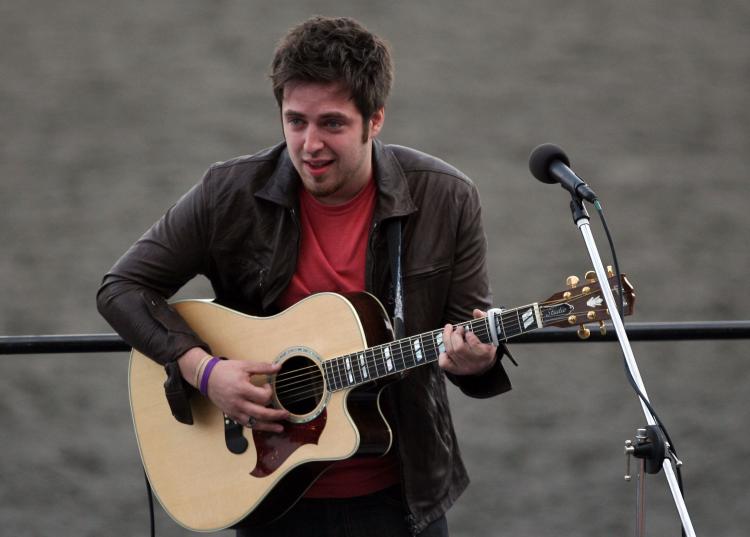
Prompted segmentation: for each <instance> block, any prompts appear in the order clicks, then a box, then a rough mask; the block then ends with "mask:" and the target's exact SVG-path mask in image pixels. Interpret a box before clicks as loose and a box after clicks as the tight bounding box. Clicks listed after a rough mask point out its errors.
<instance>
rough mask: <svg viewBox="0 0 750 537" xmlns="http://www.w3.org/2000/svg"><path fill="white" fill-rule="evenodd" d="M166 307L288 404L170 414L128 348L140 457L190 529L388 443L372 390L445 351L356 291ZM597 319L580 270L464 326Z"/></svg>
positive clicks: (630, 297) (290, 491) (242, 520)
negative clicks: (257, 413)
mask: <svg viewBox="0 0 750 537" xmlns="http://www.w3.org/2000/svg"><path fill="white" fill-rule="evenodd" d="M610 285H611V286H612V288H613V291H614V292H615V294H618V293H619V292H620V291H622V292H623V299H624V304H625V310H624V312H625V314H626V315H629V314H631V313H632V311H633V302H634V299H635V294H634V292H633V287H632V285H630V283H629V282H628V281H627V278H625V277H624V276H623V277H622V279H621V281H620V283H619V284H618V283H617V281H616V278H614V277H612V278H610ZM173 307H174V308H175V309H176V310H177V311H178V312H179V314H180V315H181V316H182V317H183V318H185V320H186V321H187V323H188V324H189V325H190V326H191V328H193V329H194V330H195V331H196V332H197V333H198V335H199V336H200V337H201V338H202V339H203V340H204V341H205V342H206V343H208V344H209V345H210V346H211V349H212V351H213V352H214V353H215V354H216V355H221V356H227V357H231V358H233V359H244V360H254V361H259V362H280V363H281V364H282V366H281V370H280V371H279V372H278V373H277V374H276V375H274V376H272V377H271V378H266V377H265V376H263V377H259V376H254V377H253V378H252V379H251V380H252V382H255V383H257V384H259V385H260V384H263V383H265V382H270V384H271V386H272V388H273V391H274V396H273V404H274V405H275V406H276V407H279V408H284V409H287V410H288V411H289V412H290V414H291V416H290V418H289V419H288V420H287V421H286V422H284V432H283V433H279V434H277V433H267V432H262V431H255V430H251V429H247V428H245V427H242V426H241V425H239V424H237V423H235V422H233V421H232V420H230V419H228V418H226V416H224V415H223V413H222V412H221V411H220V410H219V409H218V408H217V407H216V406H214V405H213V404H212V403H211V402H210V401H209V400H208V399H207V398H204V397H203V396H201V395H200V393H199V392H197V391H195V392H194V393H193V394H192V396H191V400H190V402H191V408H192V412H193V424H192V425H186V424H183V423H180V422H178V421H177V420H175V419H174V418H173V417H172V414H171V412H170V409H169V405H168V403H167V401H166V398H165V396H164V389H163V382H164V369H163V367H162V366H160V365H159V364H157V363H156V362H154V361H153V360H151V359H149V358H148V357H146V356H145V355H143V354H141V353H139V352H138V351H135V350H133V352H132V354H131V359H130V370H129V390H130V405H131V410H132V414H133V422H134V425H135V433H136V438H137V440H138V448H139V450H140V455H141V459H142V461H143V466H144V468H145V470H146V474H147V476H148V479H149V481H150V483H151V486H152V488H153V491H154V493H155V495H156V497H157V498H158V500H159V502H160V503H161V505H162V506H163V507H164V509H165V511H166V512H167V513H168V514H169V515H170V516H171V517H172V518H173V519H174V520H175V521H176V522H177V523H179V524H180V525H182V526H184V527H186V528H188V529H190V530H193V531H204V532H206V531H217V530H221V529H225V528H228V527H231V526H237V525H240V524H242V525H246V524H247V525H254V524H262V523H265V522H268V521H271V520H273V519H275V518H277V517H279V516H281V515H282V514H283V513H284V512H285V511H286V510H288V509H289V508H290V507H291V506H292V505H293V504H294V503H295V502H296V501H297V500H298V499H299V497H300V496H301V495H303V494H304V492H305V491H306V490H307V489H308V488H309V487H310V485H311V484H312V483H313V482H314V481H315V479H317V478H318V477H319V476H320V475H321V474H322V473H323V472H324V471H325V470H326V468H327V467H328V466H330V465H331V464H332V463H333V462H335V461H338V460H342V459H346V458H349V457H353V456H355V455H365V454H366V455H382V454H385V453H387V452H388V450H389V449H390V447H391V444H392V438H393V437H392V432H391V429H390V427H389V425H388V422H387V421H386V419H385V418H384V416H383V413H382V412H381V409H380V405H379V397H380V393H381V391H382V389H383V388H384V386H385V385H386V384H387V383H388V382H390V381H392V380H394V379H397V378H399V376H400V374H404V373H406V372H408V371H409V370H410V369H413V368H416V367H420V366H422V365H425V364H430V363H433V362H435V361H437V359H438V355H439V353H440V352H441V351H442V350H444V346H443V341H442V337H443V336H442V333H443V331H442V329H438V330H434V331H432V332H426V333H423V334H418V335H415V336H410V337H407V338H404V339H400V340H397V341H393V340H392V339H393V338H392V331H391V325H390V322H389V318H388V315H387V314H386V312H385V310H384V308H383V306H382V305H381V304H380V303H379V302H378V300H377V299H376V298H375V297H373V296H372V295H370V294H367V293H355V294H351V295H346V296H344V295H339V294H334V293H321V294H316V295H313V296H311V297H309V298H307V299H305V300H302V301H301V302H299V303H298V304H296V305H294V306H292V307H291V308H289V309H287V310H285V311H284V312H282V313H280V314H278V315H275V316H272V317H265V318H261V317H252V316H248V315H244V314H242V313H238V312H236V311H233V310H230V309H228V308H225V307H222V306H219V305H217V304H214V303H212V302H210V301H203V300H186V301H181V302H176V303H175V304H173ZM608 318H609V313H608V311H607V308H606V304H605V303H604V300H603V296H602V293H601V288H600V286H599V284H598V283H597V282H596V281H594V280H587V281H585V282H584V283H582V284H580V285H576V284H575V283H573V284H571V287H570V288H569V289H568V290H566V291H564V292H560V293H557V294H555V295H553V296H551V297H550V298H548V299H547V300H545V301H544V302H540V303H533V304H528V305H526V306H522V307H519V308H515V309H507V310H503V311H501V312H497V313H495V312H493V314H492V315H490V316H489V317H487V318H482V319H475V320H471V321H467V322H465V323H463V325H464V326H465V327H466V328H467V329H469V330H472V331H473V332H474V333H475V334H476V335H477V336H478V337H479V338H480V339H481V340H482V341H484V342H491V341H493V339H494V338H493V336H494V337H495V338H497V340H499V341H503V342H504V341H508V340H509V339H511V338H513V337H516V336H520V335H522V334H525V333H527V332H530V331H532V330H536V329H539V328H542V327H546V326H571V325H581V326H582V327H583V323H588V322H597V321H600V322H601V321H604V320H605V319H608ZM602 326H603V322H602ZM581 334H582V332H580V331H579V335H581Z"/></svg>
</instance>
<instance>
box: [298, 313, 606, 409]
mask: <svg viewBox="0 0 750 537" xmlns="http://www.w3.org/2000/svg"><path fill="white" fill-rule="evenodd" d="M553 302H554V301H548V302H546V303H543V304H544V305H546V304H550V303H553ZM520 309H523V308H520ZM518 311H520V310H515V311H509V312H507V313H516V315H515V319H514V318H512V317H510V316H509V320H510V325H511V326H513V325H514V323H515V326H516V328H518V329H520V325H519V323H518V315H517V314H518ZM593 311H597V313H598V312H599V311H606V308H604V309H600V310H596V309H594V310H593ZM563 318H564V317H563ZM475 321H477V320H476V319H475V320H474V321H466V322H464V323H461V324H463V325H466V324H468V323H471V322H475ZM478 328H480V329H482V328H483V329H484V330H479V329H477V327H475V328H474V332H475V333H476V334H478V336H480V338H481V336H482V335H483V336H485V337H486V339H487V340H488V341H489V337H488V334H487V323H486V322H485V323H481V324H479V326H478ZM438 333H439V331H434V332H431V333H426V334H420V335H418V336H415V337H413V338H404V339H401V340H398V341H395V342H391V343H390V344H386V345H381V346H380V347H389V348H390V349H391V350H393V351H394V352H393V353H392V359H394V360H399V359H400V360H401V362H402V364H403V368H402V369H400V370H403V369H407V368H409V367H410V366H408V365H407V360H408V361H409V362H410V363H411V364H412V365H411V367H416V366H418V365H422V360H420V359H419V358H418V357H416V355H415V352H414V351H413V343H414V342H415V341H417V340H419V342H420V347H419V350H420V351H424V353H423V355H424V354H429V355H431V356H430V357H428V358H427V359H424V358H422V359H423V360H424V363H428V362H431V361H434V360H435V357H434V356H435V355H436V354H438V346H437V345H436V344H435V341H436V338H435V336H436V335H437V334H438ZM425 335H432V336H433V337H431V338H429V339H428V341H427V345H425V342H424V337H423V336H425ZM514 335H517V334H514ZM505 340H506V341H507V338H505ZM407 342H409V343H410V344H409V345H407V346H406V349H407V351H406V352H404V345H405V343H407ZM396 346H398V349H397V348H395V347H396ZM373 349H374V348H373ZM368 350H369V349H365V350H363V351H360V352H358V353H354V354H356V355H364V354H366V353H367V351H368ZM372 355H373V358H375V359H376V360H377V358H378V357H377V356H376V354H375V353H374V352H372ZM347 356H348V355H347ZM352 356H353V355H351V356H350V357H352ZM340 358H346V356H343V357H340ZM382 361H384V360H382ZM352 363H354V364H355V368H357V367H360V366H361V364H360V363H359V362H357V361H353V362H352ZM365 367H366V366H365ZM353 369H354V368H353ZM400 370H399V371H400ZM395 372H398V371H395ZM395 372H394V373H395ZM351 374H352V378H354V379H355V382H356V375H354V371H353V370H352V371H351ZM359 376H360V377H361V378H362V379H363V380H364V377H362V375H361V368H360V375H359ZM383 376H388V374H386V375H383ZM316 378H317V379H318V380H319V382H315V383H313V384H312V385H310V384H306V385H303V386H299V387H297V388H296V389H292V390H286V391H285V392H284V393H285V394H286V395H287V396H288V397H289V398H288V399H286V402H287V403H288V404H292V403H297V402H300V401H303V400H305V399H309V398H311V397H312V398H315V399H316V401H317V402H319V401H320V398H322V396H323V387H324V385H325V383H324V382H322V377H321V376H316ZM378 378H381V377H378ZM297 384H299V382H298V383H297ZM351 384H352V383H351V381H350V383H349V385H351ZM288 386H289V384H287V385H286V387H288ZM342 387H343V386H342ZM334 391H335V390H334Z"/></svg>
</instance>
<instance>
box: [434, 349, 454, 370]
mask: <svg viewBox="0 0 750 537" xmlns="http://www.w3.org/2000/svg"><path fill="white" fill-rule="evenodd" d="M438 366H440V369H442V370H444V371H448V372H449V373H455V372H456V364H455V363H454V362H453V360H451V357H450V356H448V353H445V352H441V353H440V354H439V355H438Z"/></svg>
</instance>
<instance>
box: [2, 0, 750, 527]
mask: <svg viewBox="0 0 750 537" xmlns="http://www.w3.org/2000/svg"><path fill="white" fill-rule="evenodd" d="M313 14H325V15H349V16H354V17H357V18H359V19H360V20H361V21H362V22H364V23H365V25H367V26H368V27H369V28H370V29H372V30H374V31H376V32H378V33H379V34H381V35H382V36H384V37H385V38H386V39H387V40H388V41H389V42H390V43H391V45H392V46H393V49H394V53H395V58H396V67H397V76H396V82H395V87H394V91H393V94H392V98H391V100H390V103H389V107H388V110H387V120H386V128H385V130H384V132H383V134H382V136H381V138H382V139H383V140H385V141H387V142H394V143H400V144H405V145H410V146H413V147H416V148H418V149H421V150H423V151H427V152H430V153H433V154H436V155H439V156H441V157H442V158H444V159H445V160H447V161H449V162H451V163H453V164H454V165H456V166H458V167H459V168H461V169H462V170H463V171H465V172H466V173H467V174H468V175H470V176H471V177H472V178H473V179H474V180H475V181H476V183H477V184H478V186H479V189H480V191H481V193H482V196H483V205H484V219H485V223H486V230H487V234H488V240H489V247H490V261H491V273H492V282H493V287H494V290H495V295H496V299H497V302H498V303H499V304H504V305H508V306H513V305H521V304H526V303H528V302H531V301H536V300H541V299H545V298H547V297H548V296H549V295H551V294H552V293H554V292H556V291H559V290H562V289H563V288H564V279H565V277H566V276H567V275H568V274H578V275H579V276H580V275H582V273H583V272H584V271H586V270H588V269H589V268H590V264H589V262H588V261H587V254H586V250H585V247H584V245H583V242H582V240H581V238H580V235H579V233H578V231H577V230H576V229H575V227H574V225H573V223H572V221H571V218H570V213H569V210H568V207H567V205H568V198H567V195H566V194H565V193H564V192H563V191H562V190H561V189H560V188H558V187H555V186H546V185H542V184H541V183H539V182H537V181H536V180H535V179H533V178H532V177H531V176H530V174H529V172H528V171H527V158H528V154H529V152H530V150H531V149H532V148H533V147H534V146H536V145H537V144H540V143H542V142H548V141H551V142H556V143H558V144H560V145H562V146H563V147H564V148H565V149H566V150H567V152H568V153H569V155H570V156H571V159H572V161H573V166H574V168H575V169H576V170H577V171H578V172H579V174H580V175H582V176H583V177H584V178H586V179H587V180H588V182H589V183H590V184H591V185H592V186H593V187H594V188H595V190H596V191H597V193H598V194H599V196H600V197H601V199H602V200H603V202H604V208H605V211H606V214H607V215H608V222H609V224H610V227H611V229H612V231H613V234H614V238H615V244H616V246H617V248H618V254H619V259H620V262H621V266H622V268H623V270H624V271H625V272H627V273H628V274H629V275H630V277H631V279H632V281H633V282H634V284H635V286H636V289H637V294H638V298H637V302H636V315H635V316H634V317H632V318H631V319H632V320H633V321H691V320H723V319H747V318H748V317H749V316H750V315H749V313H748V312H749V308H748V303H747V301H748V290H749V285H748V282H747V276H746V268H747V266H748V261H750V254H749V253H748V235H749V234H750V218H749V217H748V215H747V208H746V206H747V204H748V201H750V190H749V188H748V179H750V178H749V177H748V155H747V154H748V150H749V149H750V111H749V110H750V109H749V108H748V104H749V102H748V97H747V92H748V83H749V82H750V33H749V32H748V29H749V28H750V4H748V2H746V1H740V0H725V1H722V2H704V1H699V0H680V1H677V0H662V1H653V0H652V1H642V0H635V1H632V2H614V1H608V0H607V1H601V2H591V1H572V2H562V3H560V2H554V1H551V0H544V1H538V2H537V1H531V2H492V1H489V0H484V1H477V2H471V1H469V2H465V3H459V2H448V1H445V0H442V1H436V2H419V3H417V2H395V1H381V2H367V1H361V0H350V1H349V2H335V1H333V0H331V1H321V2H313V1H307V2H283V1H282V2H276V3H273V4H272V3H271V2H257V1H255V2H250V1H248V2H240V1H228V0H227V1H211V2H209V1H204V2H200V1H197V0H171V1H160V2H138V1H136V2H101V1H93V0H78V1H75V2H53V1H45V0H31V1H27V2H11V1H9V0H5V1H2V2H0V50H2V53H0V110H1V112H0V152H1V153H0V200H2V209H1V210H0V244H1V245H2V250H1V252H2V253H0V296H2V297H3V298H2V302H0V334H3V335H20V334H62V333H102V332H111V329H110V328H109V327H108V326H107V324H106V323H105V322H104V321H103V320H102V319H100V317H99V316H98V314H97V312H96V309H95V306H94V295H95V292H96V289H97V286H98V284H99V281H100V279H101V277H102V275H103V274H104V273H105V271H106V270H107V269H108V268H109V267H110V266H111V265H112V264H113V263H114V261H115V260H116V259H117V258H118V256H119V255H120V254H121V253H122V252H124V251H125V249H126V248H127V247H128V246H129V245H130V244H131V243H132V242H133V241H134V240H135V239H137V238H138V237H139V236H140V234H141V233H142V232H143V231H144V230H145V229H146V228H147V227H148V226H149V225H150V224H151V223H152V222H153V221H155V220H156V219H157V218H158V217H159V216H160V215H161V214H162V213H163V212H164V211H165V210H166V209H167V208H168V207H169V206H170V204H171V203H173V202H174V201H175V200H176V199H177V198H178V197H179V196H180V195H181V194H182V193H183V192H184V191H186V190H187V189H188V188H189V187H190V186H191V185H192V184H194V183H195V182H197V181H198V180H199V179H200V177H201V175H202V174H203V171H204V170H205V168H206V167H207V166H208V165H209V164H211V163H212V162H215V161H219V160H225V159H227V158H231V157H233V156H235V155H238V154H246V153H252V152H255V151H257V150H259V149H261V148H264V147H267V146H270V145H272V144H274V143H276V142H277V141H278V140H279V139H280V135H281V131H280V127H279V125H278V120H277V110H276V108H275V106H276V105H275V102H274V100H273V97H272V94H271V90H270V84H269V82H268V79H267V76H266V75H267V67H268V63H269V59H270V56H271V52H272V49H273V47H274V46H275V43H276V42H277V40H278V39H279V37H280V36H281V35H282V34H283V33H284V32H285V31H286V29H287V28H288V27H290V26H291V25H293V24H295V23H297V22H299V21H301V20H303V19H305V18H307V17H308V16H310V15H313ZM592 224H593V227H594V229H595V232H596V235H597V238H598V244H599V246H600V248H601V250H602V255H603V257H605V260H608V259H610V257H609V254H608V252H607V251H606V243H605V241H604V239H603V235H602V233H601V232H600V225H599V222H598V219H596V218H595V219H594V220H592ZM208 292H209V291H208V288H207V286H206V285H205V282H197V283H195V284H191V286H190V287H189V288H188V289H186V290H185V291H184V292H183V293H181V295H180V296H183V297H195V296H206V295H207V294H208ZM746 346H747V342H746V341H735V342H728V341H724V342H693V343H687V342H678V343H643V342H636V343H634V344H633V347H634V351H635V354H636V357H637V359H638V362H639V364H640V367H641V372H642V374H643V377H644V379H645V383H646V387H647V389H648V391H649V394H650V396H651V399H652V401H653V403H654V404H655V406H656V407H657V409H658V410H659V412H660V414H661V416H662V418H663V419H664V421H665V422H666V423H667V425H668V427H669V430H670V433H671V435H672V437H673V438H674V439H675V441H676V443H677V448H678V452H679V454H680V455H681V457H682V459H683V460H684V462H685V479H686V487H687V494H686V498H687V505H688V508H689V509H690V513H691V515H692V518H693V522H694V525H695V528H696V530H697V532H698V535H702V536H711V537H713V536H741V535H743V536H744V535H747V531H748V530H747V528H748V527H749V526H750V509H748V500H749V499H750V495H749V494H748V478H749V477H750V469H748V463H747V460H748V457H749V456H750V447H749V444H748V440H749V438H748V436H749V435H748V432H747V430H748V417H749V416H748V397H747V393H748V388H747V383H748V380H749V379H750V362H749V361H748V357H747V351H746ZM513 351H514V353H515V356H516V358H517V359H518V360H519V362H520V364H521V366H520V367H519V368H511V371H510V373H511V375H512V378H513V382H514V386H515V389H514V390H513V391H512V392H511V393H510V394H508V395H505V396H502V397H499V398H494V399H490V400H485V401H477V400H470V399H467V398H464V397H462V396H461V395H460V394H459V393H458V392H456V391H455V390H452V391H451V397H452V402H453V410H454V415H455V416H454V417H455V419H456V422H457V428H458V432H459V435H460V436H461V438H462V450H463V453H464V456H465V459H466V461H467V465H468V466H469V470H470V473H471V475H472V477H473V484H472V486H471V487H470V489H469V490H468V492H467V493H466V494H465V495H464V496H463V497H462V498H461V500H460V501H459V502H458V504H457V505H456V506H455V508H454V509H453V510H452V511H451V513H450V526H451V530H452V534H453V535H454V536H457V537H460V536H474V535H492V536H495V535H496V536H560V535H570V536H573V535H575V536H598V535H608V536H612V535H632V534H633V528H634V520H633V519H634V513H635V490H634V487H633V485H632V484H630V485H628V484H626V483H624V481H623V479H622V474H623V472H624V464H625V461H624V457H623V454H622V448H623V442H624V440H625V439H626V438H631V437H632V436H633V433H634V431H635V428H636V427H638V426H641V425H643V424H644V423H645V421H644V418H643V415H642V413H641V410H640V406H639V405H638V403H637V402H636V399H635V398H634V396H633V395H632V394H631V392H630V389H629V387H628V386H627V383H626V380H625V376H624V374H623V367H622V360H621V356H620V351H619V347H617V345H616V344H604V343H589V344H586V343H580V344H565V345H563V344H560V345H516V346H515V347H513ZM127 362H128V356H127V354H126V353H115V354H100V355H94V354H90V355H47V356H2V357H0V424H2V433H1V434H0V437H1V438H2V440H1V441H0V445H1V446H2V456H0V534H2V535H13V536H25V535H29V536H36V535H77V536H89V535H92V536H93V535H97V536H98V535H127V536H130V535H133V536H135V535H145V534H147V532H148V514H147V508H146V494H145V489H144V485H143V477H142V471H141V466H140V460H139V457H138V453H137V446H136V443H135V439H134V436H133V433H132V424H131V419H130V414H129V405H128V393H127ZM157 512H158V519H157V524H158V526H157V534H158V535H163V536H177V535H187V534H188V532H187V531H185V530H183V529H182V528H180V527H179V526H177V525H176V524H174V523H173V522H172V521H171V520H170V519H169V518H168V517H166V515H164V514H163V512H161V510H160V509H159V510H158V511H157ZM647 517H648V518H647V527H648V532H649V535H675V536H676V535H678V532H679V519H678V516H677V513H676V511H675V508H674V505H673V502H672V499H671V496H670V495H669V493H668V488H667V484H666V480H665V478H664V476H663V474H659V475H657V476H649V479H648V510H647Z"/></svg>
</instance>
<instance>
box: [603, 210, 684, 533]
mask: <svg viewBox="0 0 750 537" xmlns="http://www.w3.org/2000/svg"><path fill="white" fill-rule="evenodd" d="M594 207H595V208H596V211H597V212H598V213H599V218H600V220H601V221H602V226H603V227H604V232H605V234H606V235H607V241H608V242H609V248H610V251H611V252H612V261H613V262H614V264H615V274H616V275H617V282H618V285H619V286H620V293H619V297H620V300H619V301H618V303H617V307H618V310H619V312H620V319H621V320H622V322H623V325H624V323H625V316H624V315H623V312H624V310H625V306H624V300H625V299H624V293H623V289H622V284H621V282H622V277H621V274H620V264H619V263H618V261H617V252H616V251H615V245H614V242H613V241H612V235H611V234H610V232H609V227H608V226H607V220H606V219H605V218H604V210H603V209H602V205H601V203H600V202H599V200H597V201H596V202H595V203H594ZM623 363H624V365H625V374H626V377H627V379H628V382H629V383H630V385H631V386H632V387H633V390H634V391H635V393H636V394H637V395H638V398H639V399H640V400H641V401H642V402H643V404H644V405H645V406H646V408H647V409H648V411H649V412H650V413H651V416H652V417H653V418H654V421H655V422H656V423H657V425H659V428H660V429H661V431H662V433H663V434H664V438H666V440H667V442H668V444H669V451H670V452H671V453H672V456H673V458H674V459H675V461H679V457H678V456H677V447H676V446H675V444H674V442H673V441H672V438H670V436H669V432H668V431H667V428H666V427H665V426H664V423H663V422H662V421H661V419H660V418H659V416H658V414H657V413H656V411H655V410H654V408H653V407H652V406H651V403H650V402H649V401H648V399H647V398H646V396H645V395H644V394H643V392H641V389H640V388H639V387H638V384H637V383H636V381H635V379H634V378H633V374H632V373H631V372H630V368H629V367H628V365H627V361H625V360H624V359H623ZM675 471H676V473H677V484H678V486H679V488H680V494H682V496H683V498H684V497H685V491H684V489H683V482H682V471H681V465H679V464H676V463H675ZM682 534H683V536H684V535H685V530H684V529H683V530H682Z"/></svg>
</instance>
